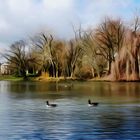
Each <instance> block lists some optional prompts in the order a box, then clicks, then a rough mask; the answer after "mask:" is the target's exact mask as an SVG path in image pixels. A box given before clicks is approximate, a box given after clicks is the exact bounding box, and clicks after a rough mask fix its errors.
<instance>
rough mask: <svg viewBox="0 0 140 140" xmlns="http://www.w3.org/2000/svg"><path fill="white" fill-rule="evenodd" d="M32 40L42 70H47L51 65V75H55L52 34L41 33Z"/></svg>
mask: <svg viewBox="0 0 140 140" xmlns="http://www.w3.org/2000/svg"><path fill="white" fill-rule="evenodd" d="M32 41H33V46H35V48H36V51H37V53H39V54H40V58H41V60H42V68H43V72H45V73H46V72H48V69H49V67H52V71H53V72H52V76H55V66H54V61H53V44H54V38H53V36H52V35H51V34H50V35H46V34H44V33H42V34H39V35H37V36H35V37H34V38H33V39H32Z"/></svg>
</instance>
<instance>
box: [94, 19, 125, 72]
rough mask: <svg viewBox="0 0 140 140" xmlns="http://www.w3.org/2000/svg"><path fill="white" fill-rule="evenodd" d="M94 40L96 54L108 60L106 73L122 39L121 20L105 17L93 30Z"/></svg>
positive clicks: (122, 26) (120, 45) (119, 47)
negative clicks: (96, 48)
mask: <svg viewBox="0 0 140 140" xmlns="http://www.w3.org/2000/svg"><path fill="white" fill-rule="evenodd" d="M95 32H96V33H95V41H96V43H97V46H98V52H97V54H98V55H101V56H103V57H104V59H106V60H107V61H108V74H110V72H111V64H112V62H114V61H115V56H116V54H118V52H119V50H120V49H121V47H122V45H123V41H124V33H125V28H124V25H123V23H122V22H121V20H112V19H109V18H106V19H105V21H104V22H102V23H101V24H100V25H99V26H98V28H97V29H96V31H95Z"/></svg>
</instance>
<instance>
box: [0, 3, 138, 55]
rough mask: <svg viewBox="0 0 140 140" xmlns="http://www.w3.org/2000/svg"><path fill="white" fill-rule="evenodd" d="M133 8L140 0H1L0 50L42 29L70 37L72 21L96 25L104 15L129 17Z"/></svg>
mask: <svg viewBox="0 0 140 140" xmlns="http://www.w3.org/2000/svg"><path fill="white" fill-rule="evenodd" d="M135 9H138V10H139V9H140V0H0V52H1V51H3V50H4V49H5V48H7V47H8V46H9V45H10V44H11V43H14V42H15V41H18V40H21V39H26V38H30V37H32V36H34V35H35V34H36V33H39V32H42V31H48V32H52V33H54V34H56V35H57V36H59V37H60V38H62V39H69V38H71V37H73V29H72V25H74V26H75V28H76V27H78V26H79V25H80V24H81V25H82V27H83V28H87V27H89V26H92V27H96V26H97V24H98V23H100V22H101V20H102V19H103V18H104V17H105V16H112V17H115V18H118V17H121V18H122V19H124V20H130V19H131V18H132V16H133V14H134V11H135Z"/></svg>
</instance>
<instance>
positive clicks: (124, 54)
mask: <svg viewBox="0 0 140 140" xmlns="http://www.w3.org/2000/svg"><path fill="white" fill-rule="evenodd" d="M139 29H140V18H139V17H138V16H136V17H135V18H134V21H133V26H132V27H131V28H128V29H127V31H126V34H125V43H124V46H123V47H122V49H121V50H120V52H119V56H118V57H117V58H116V61H115V63H114V64H113V65H112V73H111V76H112V78H113V80H127V81H131V80H138V79H139V57H140V32H139Z"/></svg>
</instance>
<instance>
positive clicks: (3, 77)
mask: <svg viewBox="0 0 140 140" xmlns="http://www.w3.org/2000/svg"><path fill="white" fill-rule="evenodd" d="M22 80H23V78H22V77H15V76H13V75H0V81H22Z"/></svg>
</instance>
